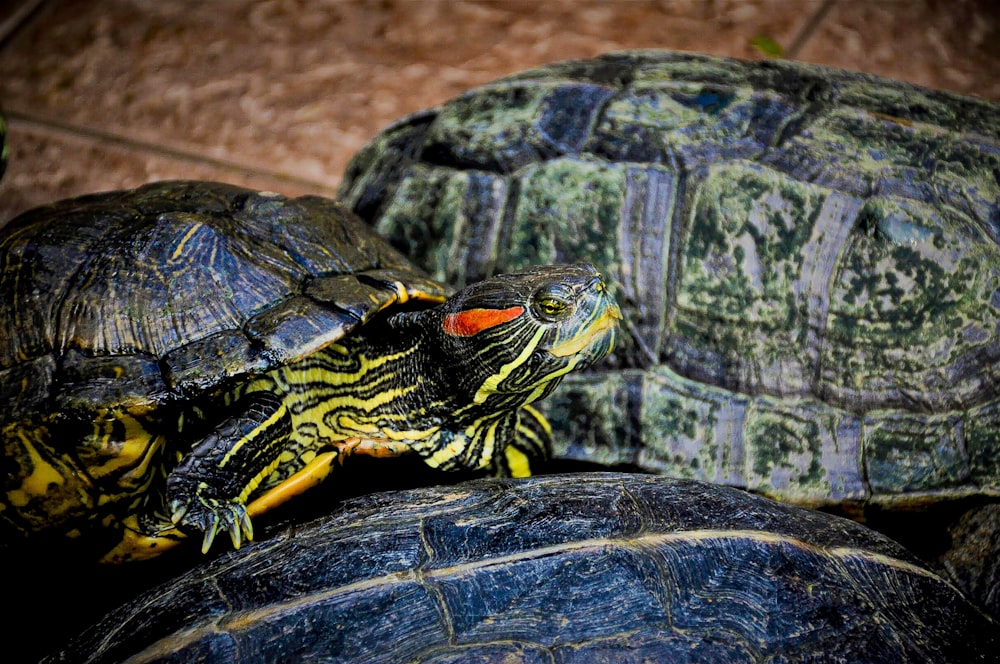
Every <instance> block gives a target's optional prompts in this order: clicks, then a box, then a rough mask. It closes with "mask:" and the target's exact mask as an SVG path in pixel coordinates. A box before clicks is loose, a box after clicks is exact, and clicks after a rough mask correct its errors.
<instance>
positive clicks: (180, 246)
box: [170, 223, 203, 261]
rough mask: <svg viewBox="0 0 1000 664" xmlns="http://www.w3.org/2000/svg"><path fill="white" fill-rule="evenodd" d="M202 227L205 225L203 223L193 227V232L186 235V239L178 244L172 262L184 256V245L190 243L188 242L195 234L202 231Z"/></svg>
mask: <svg viewBox="0 0 1000 664" xmlns="http://www.w3.org/2000/svg"><path fill="white" fill-rule="evenodd" d="M202 225H203V224H201V223H196V224H193V225H192V226H191V230H189V231H188V232H187V233H185V234H184V237H182V238H181V241H180V242H179V243H177V248H176V249H174V253H173V254H171V256H170V260H172V261H175V260H177V259H179V258H180V257H181V256H182V255H183V254H184V245H186V244H187V243H188V240H190V239H191V238H192V237H193V236H194V234H195V233H197V232H198V231H199V230H200V229H201V227H202Z"/></svg>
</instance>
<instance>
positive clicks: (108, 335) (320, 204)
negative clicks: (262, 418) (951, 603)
mask: <svg viewBox="0 0 1000 664" xmlns="http://www.w3.org/2000/svg"><path fill="white" fill-rule="evenodd" d="M54 220H58V223H52V222H53V221H54ZM0 264H3V265H5V266H8V267H7V268H6V269H4V270H3V272H2V273H0V292H3V293H4V294H5V297H4V298H3V299H2V301H0V321H2V325H3V326H4V329H2V330H0V370H3V371H4V372H5V373H6V372H9V371H16V372H17V373H21V370H18V369H16V367H18V366H19V365H20V364H21V363H23V362H25V361H31V362H34V363H37V362H39V361H43V360H39V359H38V358H41V357H45V356H47V355H50V354H51V356H52V357H54V358H56V361H57V363H64V362H65V361H66V360H64V359H63V358H68V357H75V356H77V355H79V356H85V357H94V356H99V357H115V356H120V357H122V358H124V359H122V360H121V361H122V362H124V363H126V364H135V363H137V362H140V360H139V359H138V358H143V357H146V358H151V360H150V361H151V362H154V363H155V362H156V361H158V360H163V362H164V368H165V370H166V376H165V377H164V378H161V379H160V380H159V383H157V384H156V385H153V384H150V385H148V386H146V387H135V388H134V391H135V393H136V395H138V394H141V393H142V392H143V391H145V392H146V393H147V395H148V396H149V397H150V400H151V401H155V400H158V399H159V398H160V397H157V396H155V395H156V394H158V393H159V392H163V391H166V390H176V391H177V393H179V394H182V395H183V394H187V395H190V394H192V393H194V392H197V391H199V390H204V389H207V388H210V387H212V386H213V385H215V384H216V383H218V382H219V381H221V380H223V379H225V378H229V377H232V376H235V375H239V374H241V373H246V372H250V371H260V370H264V369H267V368H270V367H273V366H276V365H277V364H279V363H282V362H286V361H288V360H290V359H294V358H298V357H302V356H303V355H305V354H308V353H309V352H311V351H314V350H316V349H317V348H319V347H322V346H323V345H325V344H328V343H330V342H331V341H333V340H335V339H337V338H339V337H340V336H342V335H343V334H345V333H347V332H348V331H349V330H350V329H352V328H353V327H354V326H355V325H357V324H359V323H361V322H364V321H365V320H367V318H368V317H369V316H370V315H371V314H372V313H374V312H375V311H378V310H379V309H380V308H383V307H385V306H388V305H390V304H392V303H394V302H396V301H397V300H398V299H399V298H397V297H394V296H386V297H380V298H375V299H373V298H370V297H362V296H361V295H360V292H358V293H355V291H349V290H342V291H340V294H339V295H340V297H341V298H342V300H343V302H344V307H345V314H344V316H336V315H335V314H333V313H331V312H329V311H326V310H324V309H323V307H321V306H319V305H317V304H316V303H315V302H313V301H312V300H311V299H309V298H308V297H306V296H305V295H304V292H305V291H306V289H307V288H315V284H316V283H317V282H319V283H321V282H322V280H324V279H331V278H337V279H340V280H342V281H341V282H340V284H341V285H343V280H348V279H349V280H352V281H354V282H356V283H359V284H361V283H363V280H364V279H366V278H367V277H365V276H364V275H365V273H366V272H371V274H372V277H371V279H376V280H377V279H379V278H381V275H382V274H383V272H384V270H386V269H392V270H395V271H396V279H397V281H399V282H403V283H405V282H406V281H407V280H408V278H409V277H410V276H411V275H412V277H413V278H414V279H416V280H417V281H418V282H419V286H413V287H412V292H410V293H409V296H412V297H416V298H427V299H430V300H440V299H442V298H443V297H444V295H445V292H444V291H443V290H442V288H441V287H440V286H437V285H436V284H435V283H434V282H432V281H430V280H428V279H426V278H424V277H422V276H421V275H419V274H417V273H415V272H414V271H413V270H412V269H411V268H409V267H407V266H408V263H407V261H406V260H405V259H403V258H402V257H401V256H400V255H399V254H397V253H396V252H395V251H394V250H393V249H391V248H390V247H389V246H388V245H386V244H385V243H383V242H381V241H380V240H379V239H378V238H376V237H374V236H373V235H372V234H371V233H370V232H369V231H368V230H367V229H366V228H365V227H364V226H362V225H360V224H358V223H357V222H356V221H355V220H354V218H353V217H352V216H350V215H348V214H345V213H344V212H343V211H342V208H340V207H339V206H338V205H337V204H336V203H334V202H332V201H328V200H326V199H322V198H319V197H303V198H299V199H287V198H285V197H283V196H280V195H278V194H271V193H267V192H262V193H254V192H249V191H247V190H245V189H242V188H239V187H234V186H230V185H225V184H219V183H204V182H199V183H192V182H184V181H178V182H160V183H153V184H149V185H146V186H144V187H141V188H139V189H136V190H134V191H128V192H112V193H107V194H95V195H92V196H87V197H82V198H78V199H73V200H70V201H63V202H60V203H55V204H53V205H50V206H47V207H43V208H39V209H36V210H33V211H31V212H28V213H26V214H24V215H22V216H21V217H19V218H18V219H15V220H14V221H12V222H11V223H10V225H9V226H8V227H7V228H6V229H5V239H4V241H3V244H2V246H0ZM359 280H361V281H359ZM360 288H361V286H359V287H358V289H360ZM358 289H355V290H358ZM369 290H372V289H369ZM354 297H357V298H358V299H356V300H355V299H352V298H354ZM25 300H30V301H31V302H33V303H34V304H33V306H32V307H24V306H23V305H21V302H23V301H25ZM348 308H350V309H355V311H353V312H347V311H346V309H348ZM15 312H16V315H15ZM318 312H323V315H317V313H318ZM359 312H360V313H359ZM129 358H136V359H129ZM112 363H113V362H112ZM87 366H89V367H90V368H87V369H82V370H80V371H82V372H83V377H84V378H93V379H94V381H96V380H97V378H98V377H99V374H100V371H99V369H97V365H96V364H95V361H91V364H90V365H87ZM65 371H70V369H69V367H68V365H67V367H66V369H65ZM91 374H92V375H91ZM68 375H69V374H67V373H65V372H64V373H56V374H55V375H53V376H51V377H50V378H49V379H47V380H46V381H43V382H42V384H40V385H39V384H38V383H37V382H33V384H31V385H30V386H28V385H26V386H25V387H24V389H23V390H21V389H12V390H10V391H11V394H10V395H9V396H8V397H7V398H8V399H9V400H11V406H8V405H7V404H4V407H5V409H7V408H9V407H12V406H13V404H14V401H13V400H14V399H23V398H26V397H24V396H22V392H23V393H24V394H31V393H32V392H34V391H38V392H39V394H38V396H37V397H32V399H34V400H37V399H40V398H45V397H44V393H45V391H46V389H47V388H46V387H45V386H46V385H49V381H52V382H54V383H55V384H56V385H55V386H54V389H55V391H57V392H58V389H59V388H58V383H60V382H61V381H64V380H68V378H67V376H68ZM94 381H92V386H91V387H89V388H86V389H89V390H91V398H94V396H93V395H94V394H95V393H96V394H97V395H98V397H97V398H98V401H99V400H100V398H99V397H100V395H101V394H102V392H101V390H102V389H105V388H101V387H99V386H98V383H97V382H94ZM72 389H73V390H77V391H78V390H79V389H83V388H80V387H79V386H75V387H73V388H72ZM106 389H107V391H106V392H104V393H103V394H104V399H105V400H107V401H109V402H112V401H114V400H115V399H116V398H117V397H115V396H113V389H117V388H111V387H110V386H109V387H107V388H106ZM95 391H96V392H95Z"/></svg>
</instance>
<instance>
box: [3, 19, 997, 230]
mask: <svg viewBox="0 0 1000 664" xmlns="http://www.w3.org/2000/svg"><path fill="white" fill-rule="evenodd" d="M35 5H38V8H37V9H35V10H34V11H31V12H27V11H22V10H23V9H24V8H25V7H29V8H30V7H31V6H35ZM998 35H1000V11H998V9H997V5H996V3H995V2H994V1H993V0H915V1H914V2H902V1H895V0H893V1H886V2H879V3H870V2H865V1H864V0H836V1H833V2H831V1H830V0H801V1H800V0H749V1H738V0H713V1H712V2H702V1H700V0H673V1H671V2H666V1H655V0H634V1H629V2H597V1H595V0H550V1H549V2H545V3H534V2H528V1H527V0H507V1H503V2H491V1H485V0H421V1H420V2H413V1H407V0H385V1H384V2H380V3H371V2H364V1H363V0H343V1H334V0H327V1H325V2H312V3H303V2H298V1H293V0H259V1H256V2H244V1H243V0H216V1H215V2H212V3H181V2H171V3H157V2H152V1H151V0H107V1H106V2H101V3H79V2H73V1H72V0H45V1H39V0H14V1H11V0H0V106H2V108H4V109H5V111H6V112H7V113H8V115H9V116H10V117H11V118H12V120H13V121H12V123H11V141H12V150H13V151H14V154H13V158H14V159H15V160H17V163H16V164H12V165H11V167H10V170H9V171H8V174H7V177H6V178H5V180H4V181H3V183H2V184H0V223H4V222H5V221H7V220H8V219H10V218H11V217H12V216H13V215H14V214H16V213H17V212H20V211H22V210H23V209H24V208H25V206H28V205H35V204H38V203H42V202H46V201H49V200H52V198H53V197H61V196H68V195H76V194H80V193H85V192H87V191H91V190H100V189H111V188H117V187H123V186H131V185H133V184H138V183H139V182H144V181H147V180H150V179H156V178H161V177H177V176H191V177H218V178H222V179H228V180H230V181H238V182H241V183H243V182H246V180H241V179H240V178H241V177H243V176H245V177H254V178H262V179H263V180H265V181H274V182H277V183H278V184H279V185H282V186H281V187H280V189H281V191H283V192H286V193H290V194H294V193H300V192H301V191H302V190H309V191H317V192H320V193H323V192H326V193H330V192H333V191H334V190H335V189H336V186H337V184H338V182H339V180H340V175H341V173H342V171H343V168H344V166H345V164H346V163H347V160H348V159H349V158H350V156H351V155H352V154H354V152H355V151H356V150H357V149H358V148H359V147H360V146H361V145H362V144H364V143H365V142H366V141H367V140H368V139H369V138H370V137H372V136H373V135H374V134H375V133H376V132H378V131H379V130H381V129H382V128H383V127H385V126H386V125H387V124H389V123H391V122H392V121H394V120H396V119H398V118H401V117H403V116H405V115H407V114H409V113H412V112H414V111H417V110H419V109H422V108H425V107H428V106H431V105H434V104H437V103H440V102H442V101H444V100H446V99H448V98H450V97H452V96H454V95H456V94H458V93H460V92H462V91H463V90H465V89H467V88H469V87H472V86H474V85H478V84H480V83H483V82H486V81H488V80H491V79H493V78H496V77H498V76H502V75H505V74H509V73H511V72H514V71H518V70H521V69H525V68H528V67H533V66H536V65H539V64H542V63H545V62H550V61H553V60H560V59H566V58H577V57H589V56H592V55H596V54H598V53H601V52H605V51H612V50H621V49H631V48H654V47H655V48H671V49H680V50H692V51H701V52H706V53H711V54H715V55H728V56H737V57H745V58H760V57H764V55H763V53H762V51H761V50H760V49H759V48H757V47H755V46H753V45H752V42H753V41H754V40H757V39H760V38H766V39H767V40H770V41H771V43H773V44H776V45H777V46H780V47H782V48H783V49H784V50H785V53H786V55H787V56H788V57H798V58H801V59H804V60H809V61H812V62H821V63H826V64H833V65H838V66H844V67H848V68H852V69H862V70H867V71H873V72H876V73H880V74H885V75H890V76H896V77H900V78H904V79H907V80H911V81H915V82H917V83H921V84H923V85H929V86H933V87H943V88H947V89H951V90H956V91H959V92H965V93H975V94H979V95H981V96H985V97H989V98H993V99H1000V83H998V82H997V81H1000V57H998V56H1000V36H998Z"/></svg>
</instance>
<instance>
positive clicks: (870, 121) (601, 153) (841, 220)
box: [341, 51, 1000, 504]
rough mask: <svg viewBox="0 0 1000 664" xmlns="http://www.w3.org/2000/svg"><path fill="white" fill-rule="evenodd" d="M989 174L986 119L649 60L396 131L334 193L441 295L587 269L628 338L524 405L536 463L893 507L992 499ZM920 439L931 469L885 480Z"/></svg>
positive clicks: (854, 88)
mask: <svg viewBox="0 0 1000 664" xmlns="http://www.w3.org/2000/svg"><path fill="white" fill-rule="evenodd" d="M596 90H599V91H600V94H599V95H598V94H596V93H595V91H596ZM570 100H575V101H576V105H577V106H576V107H574V109H573V111H572V112H568V111H565V110H556V109H566V108H567V107H569V106H572V104H570V103H569V102H570ZM500 102H502V103H500ZM579 106H586V108H580V107H579ZM584 119H585V120H584ZM583 127H587V129H585V130H584V129H582V128H583ZM541 128H544V131H543V130H542V129H541ZM997 173H1000V109H998V108H997V105H996V104H993V103H990V102H986V101H981V100H976V99H972V98H965V97H960V96H956V95H953V94H949V93H946V92H938V91H933V90H927V89H924V88H920V87H917V86H913V85H909V84H906V83H902V82H898V81H892V80H888V79H882V78H878V77H874V76H868V75H864V74H858V73H853V72H846V71H841V70H835V69H830V68H824V67H818V66H813V65H807V64H802V63H795V62H777V61H765V62H744V61H739V60H732V59H723V58H712V57H708V56H701V55H695V54H685V53H674V52H667V51H648V52H632V53H617V54H609V55H605V56H601V57H598V58H593V59H589V60H581V61H571V62H565V63H556V64H553V65H549V66H545V67H539V68H536V69H532V70H529V71H526V72H522V73H519V74H515V75H513V76H510V77H507V78H504V79H500V80H497V81H494V82H492V83H488V84H486V85H484V86H481V87H479V88H477V89H475V90H471V91H468V92H466V93H465V94H463V95H461V96H460V97H457V98H456V99H455V100H453V101H451V102H448V103H446V104H444V105H442V106H441V107H439V108H437V109H433V110H428V111H423V112H421V113H419V114H418V115H416V116H414V118H413V119H412V120H403V121H401V122H399V123H397V124H396V125H394V126H393V127H390V128H389V129H387V130H386V132H385V133H384V134H382V135H381V136H379V137H376V138H375V139H374V140H373V141H372V142H371V143H370V144H369V145H368V146H366V147H365V148H363V149H362V150H361V151H360V152H359V153H358V154H357V155H356V156H355V158H354V160H353V161H352V163H351V165H350V166H349V168H348V171H347V174H346V177H345V179H344V181H343V184H342V188H341V194H342V198H343V199H344V200H345V202H347V203H348V204H349V205H350V206H351V207H352V209H354V210H356V211H357V212H358V213H359V214H360V215H361V216H362V217H364V218H366V219H367V220H368V221H369V222H370V223H372V224H374V225H375V227H376V228H377V229H378V230H379V231H380V232H381V233H382V234H383V235H385V236H386V237H390V238H392V239H393V242H394V243H395V244H396V246H398V247H399V248H401V249H402V250H403V251H404V252H406V253H407V254H408V255H409V256H411V257H412V258H414V260H415V261H416V262H417V263H418V264H420V265H422V266H424V267H425V268H427V269H429V270H431V271H432V272H433V273H434V274H436V275H438V276H439V277H442V278H445V279H447V280H449V281H453V282H456V283H464V282H466V281H475V280H478V279H480V278H482V277H484V276H488V275H491V274H495V273H500V272H503V271H505V270H509V269H513V268H516V267H520V266H525V265H530V264H535V263H545V262H573V261H578V260H585V261H591V262H593V263H594V264H595V265H597V266H598V268H599V269H601V270H602V272H604V273H605V274H607V275H609V283H610V284H611V285H612V288H613V289H614V290H615V291H616V295H617V296H618V297H619V300H620V301H621V302H622V303H623V305H624V314H625V320H626V322H627V324H628V326H629V334H628V335H627V338H625V339H624V340H623V342H622V343H620V344H619V345H618V346H617V347H616V350H615V357H614V359H615V361H616V362H617V365H618V367H617V369H616V370H613V371H609V370H601V371H599V372H598V376H599V378H595V377H583V376H578V377H572V378H570V379H569V380H567V381H565V382H564V383H563V385H562V386H561V389H560V390H558V391H557V392H556V394H554V395H553V398H552V399H549V400H548V401H547V402H546V404H545V406H544V408H545V411H546V414H547V415H548V416H549V419H550V421H551V422H552V423H553V427H554V431H555V440H556V445H557V449H556V451H555V452H556V456H557V457H562V458H568V459H573V460H579V461H597V462H600V463H609V464H615V463H627V464H635V465H638V466H640V467H643V468H645V469H649V470H656V471H658V472H666V473H673V474H679V475H681V476H689V477H697V478H702V479H707V480H712V481H722V482H727V483H734V484H736V485H738V486H744V487H748V488H754V489H759V490H764V491H768V492H769V493H770V494H771V495H774V496H781V497H784V498H787V499H790V500H794V501H796V502H806V503H809V504H819V503H835V502H839V501H843V500H862V501H868V500H873V501H882V502H885V503H892V502H894V501H896V500H897V499H898V497H900V496H904V495H910V494H914V495H915V494H917V493H919V494H921V495H923V496H925V497H928V496H932V495H938V496H942V497H943V496H959V495H975V494H978V495H987V496H1000V486H998V485H997V484H996V482H995V481H989V480H988V481H985V482H981V481H980V479H978V478H984V477H990V476H995V472H994V471H993V470H992V469H990V468H985V469H984V468H983V467H982V461H981V460H982V459H984V458H986V457H988V456H990V455H991V452H989V451H988V450H989V449H990V448H991V446H994V445H996V444H998V443H997V442H995V436H993V437H991V434H985V433H983V431H985V429H988V428H989V426H990V422H992V421H993V420H992V419H991V420H989V422H987V423H985V424H983V423H981V422H979V418H978V417H977V414H978V413H980V412H983V413H992V412H994V410H995V406H996V404H997V403H998V400H1000V380H998V376H1000V295H998V294H997V293H998V292H1000V291H998V287H997V284H1000V241H998V238H1000V231H998V229H1000V180H998V178H997ZM628 372H637V373H635V374H629V373H628ZM637 376H641V378H637ZM604 399H610V400H611V401H612V402H613V403H616V404H622V406H623V408H624V410H622V409H609V408H603V407H602V406H601V405H600V404H601V402H602V400H604ZM583 404H590V406H584V405H583ZM606 418H610V419H606ZM988 419H989V418H988ZM994 419H995V418H994ZM666 432H669V433H670V435H669V436H660V435H659V434H661V433H666ZM778 441H780V444H779V442H778ZM983 441H986V442H983ZM654 445H655V446H664V447H662V448H660V447H653V446H654ZM970 445H972V446H973V447H975V449H976V450H977V452H976V454H975V455H974V457H970V456H969V455H968V453H967V452H966V450H967V449H969V446H970ZM928 449H933V450H937V449H940V450H941V453H942V455H943V456H942V459H947V460H948V461H947V463H945V462H944V461H942V463H943V464H944V466H943V467H941V468H938V469H937V470H935V471H934V472H932V473H929V474H927V475H925V476H923V477H920V478H918V477H915V476H913V475H912V473H911V472H910V471H908V470H905V469H906V468H918V467H920V466H921V464H922V463H923V461H925V460H926V459H927V458H928V457H927V456H926V454H927V452H926V450H928ZM972 466H975V468H973V467H972ZM876 467H879V468H882V467H887V468H889V467H896V468H898V470H899V472H892V473H888V474H883V475H881V476H880V477H878V478H875V477H872V476H871V475H870V473H872V472H875V470H876ZM879 472H881V471H879Z"/></svg>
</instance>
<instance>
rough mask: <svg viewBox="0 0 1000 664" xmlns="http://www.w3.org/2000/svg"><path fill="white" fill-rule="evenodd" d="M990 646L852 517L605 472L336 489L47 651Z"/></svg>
mask: <svg viewBox="0 0 1000 664" xmlns="http://www.w3.org/2000/svg"><path fill="white" fill-rule="evenodd" d="M997 646H998V643H997V633H996V630H995V625H994V624H993V623H992V622H990V621H989V620H988V619H987V618H985V616H983V615H982V614H981V613H979V612H978V611H977V610H976V609H975V608H974V607H973V606H972V605H971V604H969V603H968V602H967V601H966V600H965V599H964V598H963V597H962V596H961V595H960V594H959V593H958V592H957V591H956V590H955V589H954V588H953V587H952V586H950V585H949V584H948V583H947V582H946V581H944V580H943V579H942V578H941V577H939V576H937V575H936V574H934V573H933V572H931V571H929V570H927V569H926V568H924V567H922V566H921V565H920V564H919V563H917V562H916V561H915V559H914V558H912V556H911V555H910V554H909V553H908V552H906V551H905V550H904V549H902V548H901V547H900V546H898V545H897V544H895V543H894V542H892V541H891V540H889V539H888V538H885V537H883V536H881V535H878V534H876V533H874V532H872V531H870V530H868V529H866V528H864V527H863V526H860V525H858V524H856V523H853V522H849V521H846V520H843V519H839V518H836V517H831V516H830V515H825V514H820V513H815V512H808V511H805V510H801V509H797V508H793V507H789V506H785V505H780V504H777V503H773V502H771V501H767V500H765V499H762V498H759V497H755V496H752V495H750V494H746V493H744V492H740V491H735V490H733V489H728V488H723V487H718V486H713V485H707V484H703V483H700V482H689V481H684V480H670V479H666V478H656V477H650V476H642V475H635V474H630V475H625V474H614V473H601V474H589V475H587V476H586V477H585V478H584V477H581V476H579V475H577V476H548V477H535V478H530V479H528V480H515V481H497V480H485V481H482V480H481V481H475V482H468V483H463V484H460V485H457V486H452V487H437V488H428V489H417V490H411V491H402V492H399V491H397V492H388V493H381V494H373V495H369V496H365V497H364V498H363V499H355V500H350V501H347V502H345V503H344V504H342V505H341V506H340V507H339V509H338V510H337V511H336V512H335V513H333V514H330V515H327V516H325V517H322V518H321V519H319V520H317V521H314V522H312V523H309V524H306V525H304V526H297V527H295V528H293V529H291V530H286V531H283V532H279V533H278V534H276V536H274V537H272V538H270V539H268V540H267V541H263V542H260V543H255V544H253V545H250V546H248V547H246V548H244V549H242V550H240V551H238V552H234V553H231V554H228V555H226V556H223V557H221V558H219V559H217V560H215V561H212V562H209V563H207V564H204V565H201V566H199V567H197V568H195V569H193V570H190V571H189V572H187V573H185V574H182V575H181V576H180V577H178V578H176V579H174V580H173V581H171V582H169V583H168V584H166V585H165V586H161V587H160V588H157V589H155V590H153V591H151V592H150V593H148V594H146V595H144V596H140V597H139V598H137V599H136V600H135V601H134V602H132V603H129V604H127V605H124V606H122V607H121V608H120V609H118V610H117V611H114V612H112V613H110V614H109V615H108V616H106V617H105V618H104V619H103V620H102V621H100V622H99V623H97V624H96V625H95V626H94V627H92V628H91V629H89V630H88V631H87V632H85V633H84V634H82V635H80V636H79V637H77V638H76V639H74V640H73V641H71V642H70V643H69V644H67V645H66V647H65V649H64V650H63V651H62V652H60V653H58V654H56V655H54V656H53V659H50V660H47V661H66V662H69V661H87V662H95V663H96V662H104V661H122V660H125V659H127V658H129V657H130V656H132V655H137V656H138V659H136V660H134V661H182V660H183V661H191V660H200V659H205V658H210V659H212V661H236V660H237V659H238V658H242V661H247V660H248V659H249V660H253V661H273V660H274V659H275V658H278V659H288V658H291V659H296V660H308V659H311V658H322V659H324V660H325V661H366V662H383V661H384V662H399V661H442V662H447V661H470V660H471V661H483V660H484V659H485V660H487V661H490V660H489V658H491V657H493V656H501V655H512V656H516V657H518V658H519V659H518V661H534V659H533V658H542V659H541V660H540V661H549V662H551V661H593V658H595V657H599V656H605V657H609V658H610V659H611V660H613V661H619V660H621V659H622V658H624V659H625V660H626V661H631V660H630V659H629V658H630V657H632V656H639V655H641V656H644V657H648V658H651V659H652V660H655V661H670V660H671V659H672V658H673V657H677V658H679V661H693V662H701V661H706V662H717V661H742V660H741V658H745V657H747V656H752V657H754V658H757V659H760V660H762V661H765V660H769V659H772V660H774V661H782V660H783V658H788V659H795V660H797V661H798V660H805V661H810V660H811V658H814V659H816V660H822V661H829V662H840V661H843V662H878V661H926V662H948V661H969V662H975V661H984V662H985V661H990V658H991V657H992V656H993V654H994V652H995V650H994V649H995V648H996V647H997ZM520 658H523V659H520Z"/></svg>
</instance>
